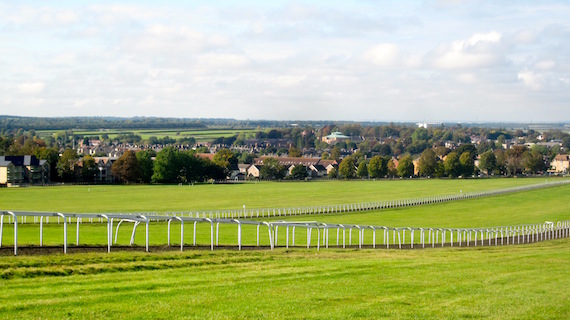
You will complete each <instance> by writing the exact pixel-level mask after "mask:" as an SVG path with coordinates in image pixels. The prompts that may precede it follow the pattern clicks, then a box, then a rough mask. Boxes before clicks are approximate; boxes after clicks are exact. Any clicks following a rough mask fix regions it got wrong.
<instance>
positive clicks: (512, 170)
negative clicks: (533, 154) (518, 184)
mask: <svg viewBox="0 0 570 320" xmlns="http://www.w3.org/2000/svg"><path fill="white" fill-rule="evenodd" d="M526 151H527V148H526V146H513V147H512V148H510V149H509V150H507V173H508V174H509V175H515V174H518V173H522V171H523V169H524V163H523V160H524V159H523V158H524V153H525V152H526Z"/></svg>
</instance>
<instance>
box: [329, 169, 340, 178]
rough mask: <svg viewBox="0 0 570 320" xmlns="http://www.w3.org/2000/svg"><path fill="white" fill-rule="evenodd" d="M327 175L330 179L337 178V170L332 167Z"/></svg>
mask: <svg viewBox="0 0 570 320" xmlns="http://www.w3.org/2000/svg"><path fill="white" fill-rule="evenodd" d="M328 177H329V178H331V179H336V178H338V171H337V170H336V168H332V169H331V171H330V172H329V174H328Z"/></svg>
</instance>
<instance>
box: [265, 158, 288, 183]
mask: <svg viewBox="0 0 570 320" xmlns="http://www.w3.org/2000/svg"><path fill="white" fill-rule="evenodd" d="M286 174H287V168H285V166H283V165H281V164H279V161H278V160H277V159H275V158H267V159H265V160H263V166H262V167H261V169H260V170H259V176H260V178H261V179H269V180H280V179H283V178H285V175H286Z"/></svg>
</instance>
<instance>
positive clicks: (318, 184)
mask: <svg viewBox="0 0 570 320" xmlns="http://www.w3.org/2000/svg"><path fill="white" fill-rule="evenodd" d="M545 181H546V179H543V178H537V179H469V180H462V179H453V180H439V179H430V180H382V181H312V182H261V183H245V184H224V185H208V184H203V185H194V186H189V185H184V186H178V185H136V186H121V185H110V186H103V185H98V186H58V187H30V188H4V189H0V204H1V206H2V208H0V209H6V210H30V211H62V212H84V213H86V212H183V211H199V210H216V209H241V208H242V206H243V205H246V207H247V208H276V207H277V208H278V207H300V206H313V205H330V204H345V203H359V202H366V201H383V200H395V199H410V198H416V197H422V196H433V195H448V194H458V193H460V192H472V191H482V190H495V189H501V188H507V187H512V186H521V185H529V184H540V183H543V182H545ZM549 181H555V180H553V179H549ZM31 199H33V201H30V200H31Z"/></svg>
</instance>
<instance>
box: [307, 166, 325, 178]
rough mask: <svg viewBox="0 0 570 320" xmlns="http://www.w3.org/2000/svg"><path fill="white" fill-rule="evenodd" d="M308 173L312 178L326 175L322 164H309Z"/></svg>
mask: <svg viewBox="0 0 570 320" xmlns="http://www.w3.org/2000/svg"><path fill="white" fill-rule="evenodd" d="M309 175H310V176H311V177H314V178H320V177H324V176H326V175H327V168H326V167H325V166H324V165H322V164H312V165H310V166H309Z"/></svg>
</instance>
